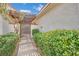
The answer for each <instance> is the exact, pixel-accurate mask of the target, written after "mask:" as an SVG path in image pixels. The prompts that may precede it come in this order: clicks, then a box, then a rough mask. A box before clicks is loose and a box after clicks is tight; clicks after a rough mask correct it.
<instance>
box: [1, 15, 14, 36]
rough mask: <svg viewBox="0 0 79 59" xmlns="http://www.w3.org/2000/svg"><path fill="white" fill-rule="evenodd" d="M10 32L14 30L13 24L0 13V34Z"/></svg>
mask: <svg viewBox="0 0 79 59" xmlns="http://www.w3.org/2000/svg"><path fill="white" fill-rule="evenodd" d="M9 32H14V27H13V25H12V24H9V22H8V21H7V20H6V19H5V18H4V17H3V16H2V15H0V35H3V34H6V33H9Z"/></svg>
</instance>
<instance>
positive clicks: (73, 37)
mask: <svg viewBox="0 0 79 59" xmlns="http://www.w3.org/2000/svg"><path fill="white" fill-rule="evenodd" d="M33 38H34V40H35V42H36V44H37V46H38V47H39V48H40V50H41V53H42V54H41V55H46V56H79V31H78V30H53V31H49V32H46V33H37V34H35V35H34V36H33Z"/></svg>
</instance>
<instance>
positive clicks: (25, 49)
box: [17, 34, 40, 56]
mask: <svg viewBox="0 0 79 59" xmlns="http://www.w3.org/2000/svg"><path fill="white" fill-rule="evenodd" d="M17 56H40V54H39V53H38V50H37V48H36V46H35V43H34V41H33V40H32V39H31V38H30V36H29V34H23V36H22V38H21V41H20V42H19V50H18V53H17Z"/></svg>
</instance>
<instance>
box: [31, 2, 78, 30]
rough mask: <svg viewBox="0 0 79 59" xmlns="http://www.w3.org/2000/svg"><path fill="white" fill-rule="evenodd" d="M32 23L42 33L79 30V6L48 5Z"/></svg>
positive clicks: (64, 4) (76, 4)
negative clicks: (58, 30)
mask: <svg viewBox="0 0 79 59" xmlns="http://www.w3.org/2000/svg"><path fill="white" fill-rule="evenodd" d="M32 23H37V25H35V26H37V28H38V29H39V30H40V31H41V32H47V31H50V30H56V29H79V4H78V3H63V4H57V3H52V4H47V5H46V6H45V7H44V8H43V9H42V10H41V12H40V13H39V14H38V15H37V17H36V19H34V20H33V22H32Z"/></svg>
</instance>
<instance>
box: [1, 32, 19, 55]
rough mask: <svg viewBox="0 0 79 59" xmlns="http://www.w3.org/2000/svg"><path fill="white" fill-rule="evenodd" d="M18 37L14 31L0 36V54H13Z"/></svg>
mask: <svg viewBox="0 0 79 59" xmlns="http://www.w3.org/2000/svg"><path fill="white" fill-rule="evenodd" d="M18 37H19V36H18V35H17V34H16V33H8V34H5V35H1V36H0V56H10V55H12V54H13V52H14V51H15V48H16V44H17V41H18Z"/></svg>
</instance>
